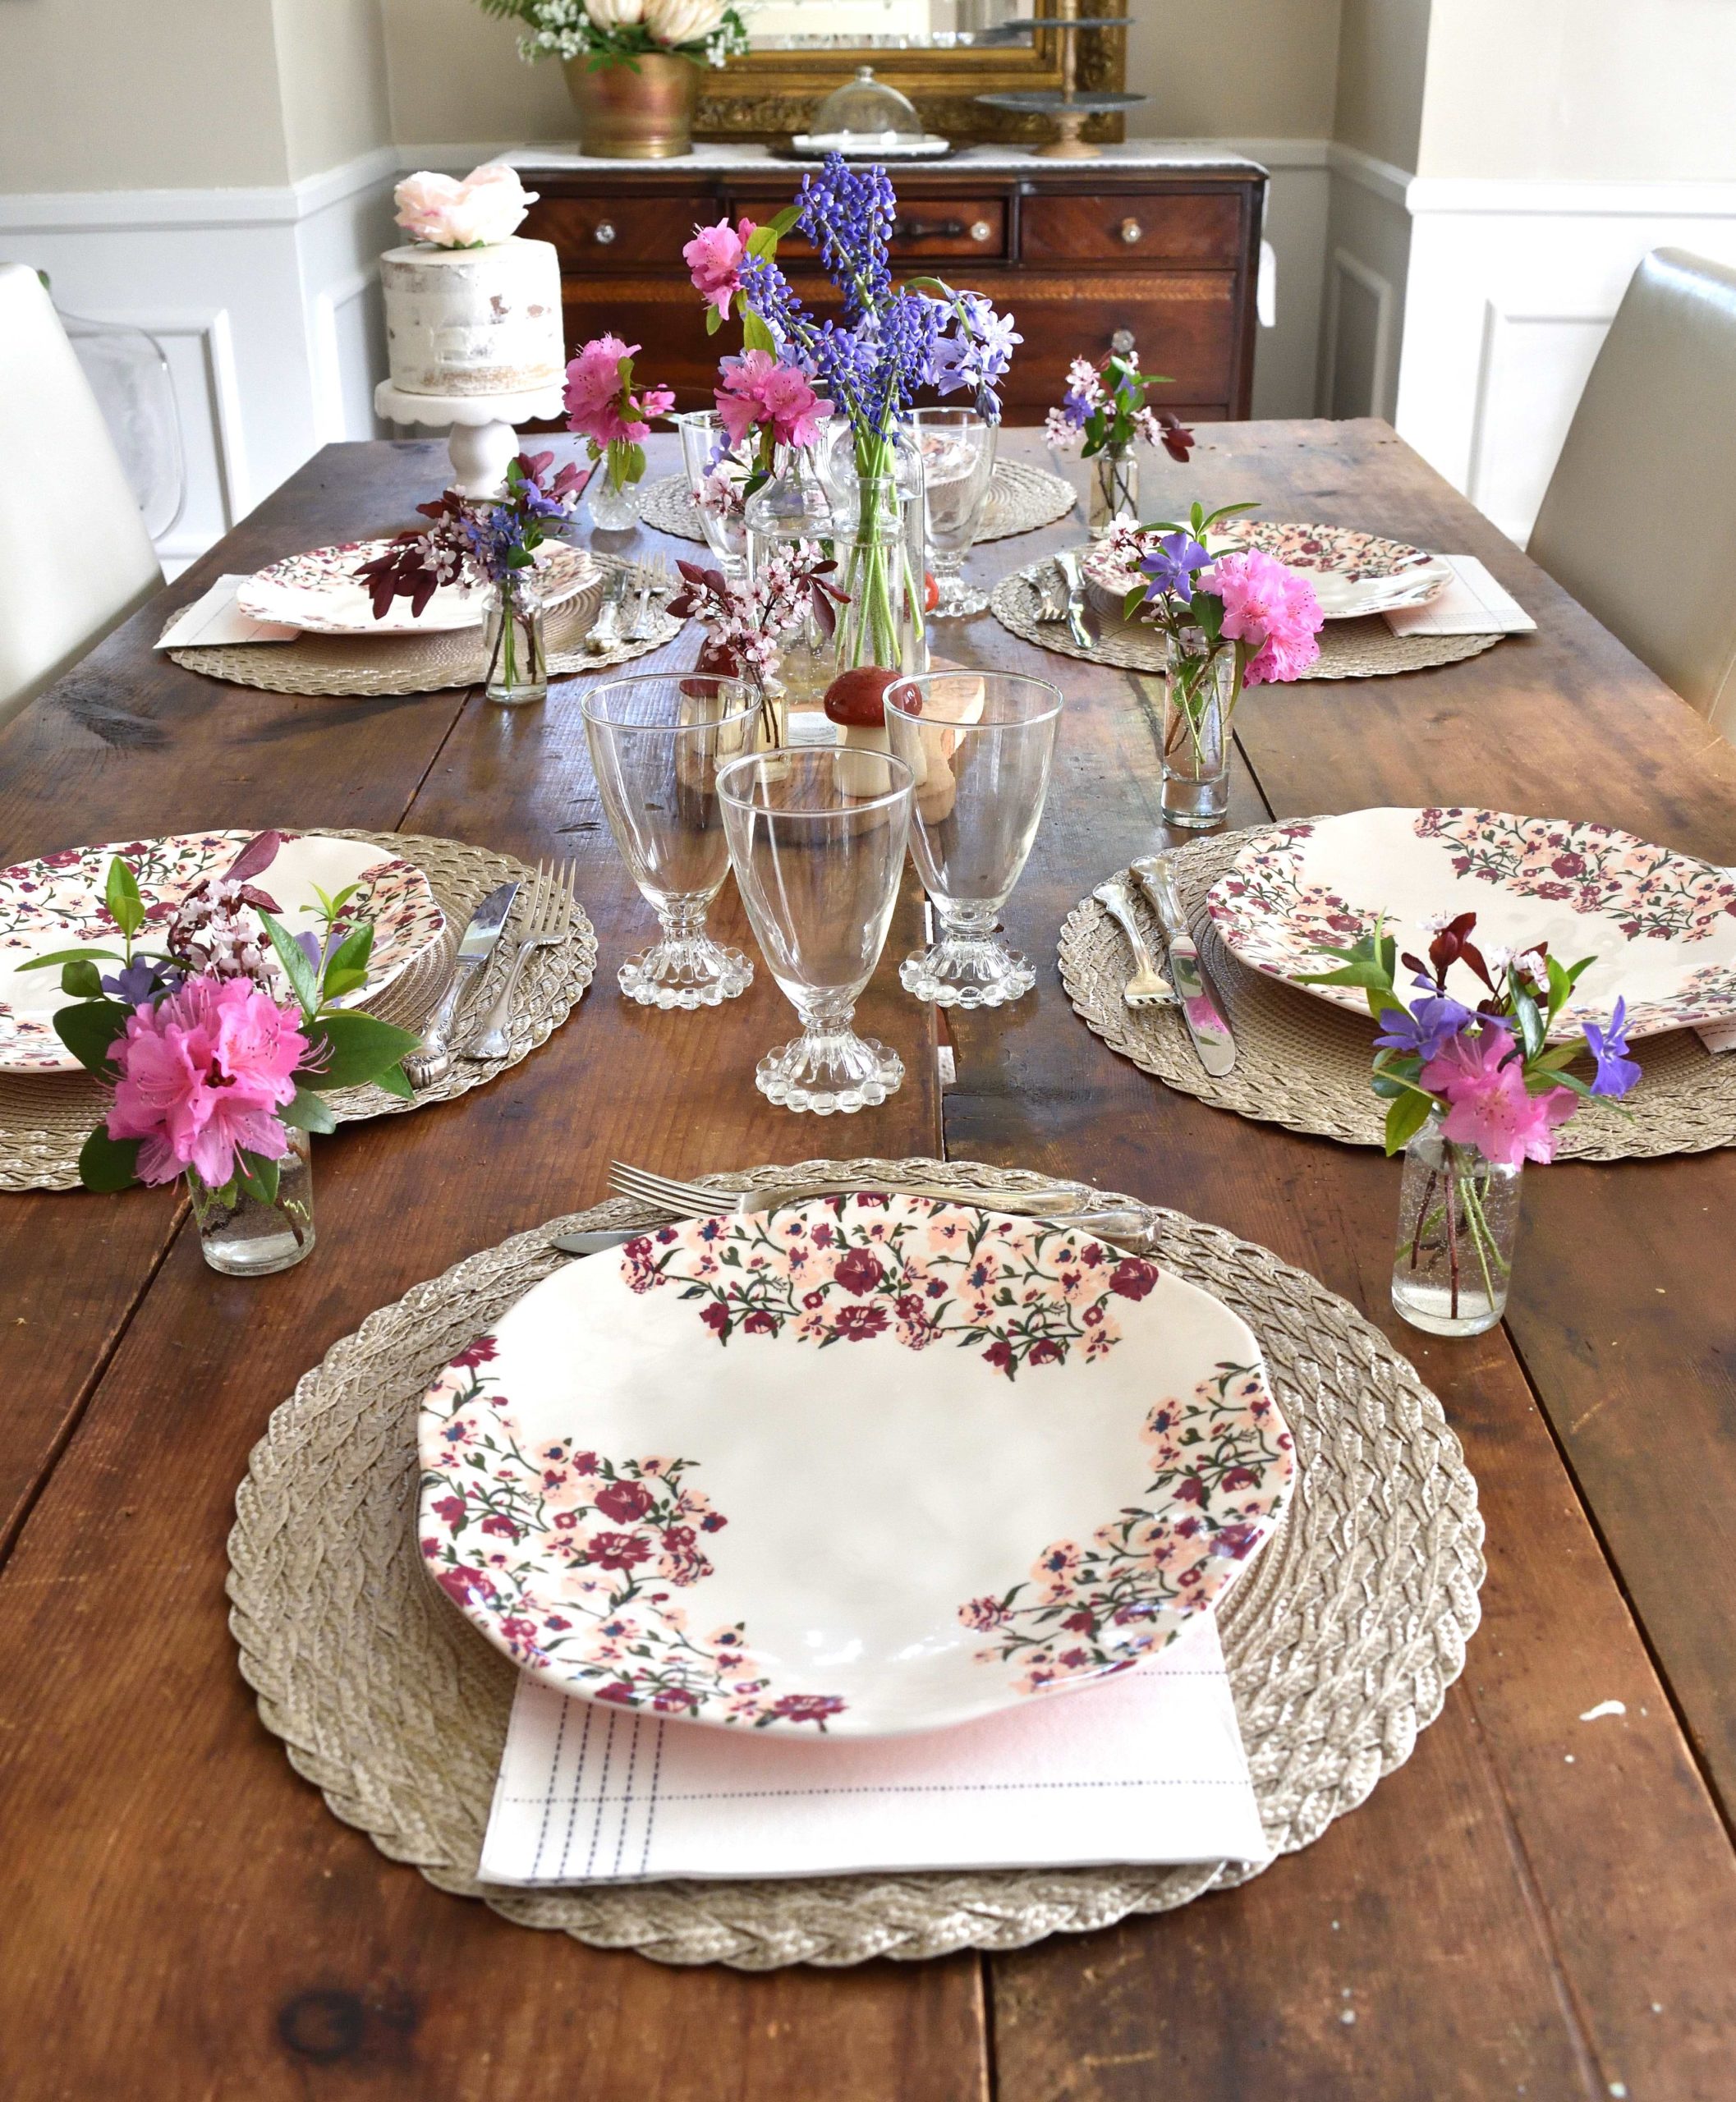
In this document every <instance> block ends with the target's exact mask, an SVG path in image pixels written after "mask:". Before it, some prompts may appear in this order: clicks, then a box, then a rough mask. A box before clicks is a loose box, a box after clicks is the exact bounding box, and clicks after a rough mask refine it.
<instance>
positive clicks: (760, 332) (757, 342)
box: [713, 308, 778, 354]
mask: <svg viewBox="0 0 1736 2102" xmlns="http://www.w3.org/2000/svg"><path fill="white" fill-rule="evenodd" d="M715 311H716V309H715V308H714V309H713V312H715ZM777 348H778V339H777V337H775V336H774V335H773V333H772V332H771V330H770V329H769V328H767V327H766V325H765V323H764V322H763V321H762V320H761V319H760V317H759V315H758V314H752V313H749V312H746V311H745V310H744V312H743V313H742V349H743V350H744V351H772V352H773V353H774V354H775V352H776V351H777Z"/></svg>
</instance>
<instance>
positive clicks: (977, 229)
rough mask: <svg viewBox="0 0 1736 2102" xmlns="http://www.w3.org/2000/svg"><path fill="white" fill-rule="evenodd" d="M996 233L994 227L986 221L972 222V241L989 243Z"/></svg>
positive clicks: (977, 220) (974, 220)
mask: <svg viewBox="0 0 1736 2102" xmlns="http://www.w3.org/2000/svg"><path fill="white" fill-rule="evenodd" d="M993 233H994V227H991V226H990V224H989V222H988V221H987V220H986V219H973V220H972V221H971V240H972V241H987V240H988V239H989V238H990V236H992V235H993Z"/></svg>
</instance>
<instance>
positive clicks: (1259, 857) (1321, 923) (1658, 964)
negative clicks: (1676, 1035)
mask: <svg viewBox="0 0 1736 2102" xmlns="http://www.w3.org/2000/svg"><path fill="white" fill-rule="evenodd" d="M1207 903H1208V906H1209V909H1210V913H1211V916H1212V920H1213V921H1214V923H1215V925H1216V927H1217V929H1218V932H1219V934H1220V935H1221V936H1222V937H1223V939H1224V943H1225V944H1226V945H1227V946H1228V947H1229V948H1230V949H1232V950H1233V952H1235V954H1236V955H1237V956H1238V957H1240V958H1241V959H1242V962H1244V963H1246V964H1250V965H1251V966H1253V968H1254V969H1255V970H1256V971H1265V972H1267V973H1268V974H1269V975H1270V976H1272V977H1274V978H1284V979H1289V980H1295V979H1297V978H1298V977H1299V976H1300V975H1302V973H1304V972H1306V971H1330V970H1331V969H1332V968H1333V967H1334V966H1333V959H1332V958H1331V957H1328V956H1323V955H1322V954H1321V953H1320V949H1319V948H1318V947H1317V946H1316V944H1318V943H1321V942H1326V943H1331V944H1332V945H1333V946H1334V947H1335V948H1343V947H1346V946H1348V944H1349V943H1352V942H1353V941H1355V940H1356V939H1357V938H1358V937H1359V936H1360V935H1362V934H1366V933H1368V932H1369V931H1370V930H1371V929H1372V928H1373V926H1374V924H1375V917H1376V916H1377V915H1378V914H1384V915H1385V924H1386V928H1387V930H1388V932H1389V933H1390V934H1394V935H1395V936H1396V937H1397V939H1398V947H1399V949H1400V951H1401V952H1403V951H1404V950H1407V949H1408V950H1409V951H1410V952H1411V953H1412V955H1415V956H1421V955H1423V954H1424V953H1425V952H1426V950H1427V948H1428V945H1429V940H1430V929H1429V925H1428V924H1427V923H1429V922H1430V921H1435V922H1440V921H1444V920H1449V919H1451V918H1453V917H1454V916H1456V915H1457V914H1458V913H1461V912H1474V913H1476V915H1477V943H1478V945H1479V947H1480V948H1481V950H1482V952H1483V953H1484V955H1485V956H1487V955H1488V954H1489V952H1490V949H1491V948H1504V949H1506V950H1509V951H1513V952H1522V951H1524V950H1526V949H1528V948H1536V946H1537V945H1538V944H1539V943H1544V942H1546V943H1548V945H1549V949H1550V954H1551V955H1553V956H1555V957H1559V959H1560V960H1561V962H1564V963H1577V962H1578V960H1579V958H1580V957H1585V956H1590V957H1596V962H1595V963H1593V965H1592V966H1591V969H1590V970H1589V971H1587V972H1586V974H1585V975H1584V976H1583V977H1582V979H1581V980H1579V983H1578V985H1577V986H1576V987H1575V988H1574V991H1573V998H1572V999H1571V1000H1569V1002H1568V1005H1567V1006H1566V1007H1565V1008H1564V1010H1563V1011H1562V1013H1561V1015H1560V1016H1559V1017H1558V1019H1557V1021H1556V1026H1555V1032H1554V1034H1555V1038H1556V1040H1566V1039H1568V1038H1569V1037H1572V1036H1574V1035H1578V1032H1579V1031H1580V1030H1581V1029H1582V1027H1583V1026H1584V1025H1585V1023H1587V1021H1593V1022H1597V1023H1599V1024H1600V1025H1602V1026H1607V1025H1608V1023H1609V1020H1610V1011H1611V1010H1612V1009H1613V1007H1614V1005H1615V1003H1616V1000H1617V998H1622V999H1623V1000H1625V1002H1626V1003H1627V1026H1628V1034H1629V1035H1630V1036H1656V1035H1661V1034H1662V1033H1663V1032H1664V1031H1665V1030H1672V1029H1682V1028H1686V1027H1688V1026H1690V1025H1692V1024H1693V1023H1696V1022H1704V1021H1720V1020H1723V1019H1725V1017H1729V1016H1731V1015H1736V870H1732V869H1720V868H1717V867H1715V866H1714V865H1713V864H1712V863H1711V862H1709V861H1696V860H1695V859H1694V858H1693V856H1691V855H1688V854H1677V853H1673V852H1672V851H1670V849H1669V847H1652V846H1648V845H1647V844H1646V842H1645V841H1644V840H1642V839H1637V838H1634V836H1633V833H1628V832H1617V831H1614V830H1613V829H1612V828H1610V826H1608V825H1601V824H1574V823H1573V822H1572V821H1570V820H1569V819H1565V818H1527V817H1513V816H1511V815H1509V814H1508V813H1506V812H1505V811H1501V810H1468V809H1464V808H1461V807H1458V806H1454V808H1452V809H1450V810H1357V811H1353V812H1352V813H1350V814H1349V815H1347V816H1343V817H1334V818H1318V819H1311V820H1307V821H1304V822H1302V823H1298V824H1282V825H1279V826H1276V827H1275V828H1273V829H1272V830H1271V831H1269V832H1265V833H1261V834H1260V835H1259V837H1258V838H1255V839H1252V840H1250V841H1249V842H1248V844H1247V846H1246V847H1243V848H1242V851H1241V852H1240V853H1239V854H1238V856H1236V859H1235V861H1234V862H1233V864H1232V865H1231V866H1230V868H1229V871H1228V873H1227V874H1224V875H1223V876H1222V877H1220V878H1219V880H1218V882H1217V883H1216V884H1215V886H1214V887H1213V888H1212V891H1211V893H1210V897H1209V898H1208V900H1207ZM1303 990H1304V991H1305V992H1309V993H1312V994H1316V996H1317V997H1318V998H1321V999H1323V1000H1330V1001H1331V1002H1332V1003H1334V1005H1335V1006H1339V1007H1349V1008H1351V1009H1353V1011H1354V1012H1357V1013H1358V1014H1362V1015H1366V1013H1367V1012H1368V1008H1367V1003H1366V1000H1365V999H1364V998H1363V995H1362V993H1361V991H1360V990H1358V989H1357V988H1356V987H1354V986H1348V985H1308V986H1305V987H1304V988H1303ZM1447 990H1448V991H1449V993H1451V994H1454V995H1455V996H1456V997H1457V998H1460V999H1462V1000H1463V1001H1465V1002H1466V1003H1467V1004H1468V1005H1472V1006H1474V1005H1475V1004H1476V1003H1477V1000H1478V998H1481V995H1482V994H1483V992H1484V990H1485V988H1484V987H1483V986H1482V985H1481V984H1480V982H1479V981H1478V980H1477V978H1476V977H1475V975H1473V974H1472V971H1471V970H1470V967H1469V966H1467V965H1466V964H1463V963H1458V964H1455V965H1454V966H1452V968H1451V970H1450V971H1449V973H1448V977H1447Z"/></svg>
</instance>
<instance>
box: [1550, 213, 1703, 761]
mask: <svg viewBox="0 0 1736 2102" xmlns="http://www.w3.org/2000/svg"><path fill="white" fill-rule="evenodd" d="M1528 552H1529V553H1530V554H1531V557H1532V560H1533V561H1535V562H1540V563H1541V565H1542V567H1544V568H1545V569H1546V570H1547V571H1549V572H1550V576H1553V577H1554V578H1555V580H1556V581H1557V582H1558V583H1559V584H1562V585H1565V586H1566V588H1567V589H1568V590H1569V591H1571V592H1572V593H1573V596H1574V597H1575V598H1576V599H1578V600H1579V602H1580V603H1581V604H1582V605H1583V606H1586V607H1587V608H1589V609H1590V611H1591V612H1592V613H1595V614H1596V616H1597V617H1598V619H1599V620H1601V622H1603V624H1604V626H1605V627H1607V628H1609V629H1610V630H1611V631H1612V632H1613V633H1614V634H1615V635H1618V636H1619V637H1620V638H1621V640H1623V642H1625V643H1626V644H1627V645H1628V648H1629V649H1631V650H1632V651H1633V654H1634V655H1635V656H1636V657H1638V658H1641V659H1643V660H1644V662H1645V663H1647V664H1649V665H1650V666H1651V668H1652V670H1653V671H1655V672H1656V673H1657V674H1658V676H1659V677H1660V678H1661V679H1663V680H1665V681H1666V682H1668V683H1669V685H1670V686H1674V688H1675V690H1676V691H1677V692H1678V693H1679V694H1680V695H1681V696H1682V698H1683V700H1686V701H1687V702H1688V703H1689V704H1690V705H1691V706H1692V707H1694V708H1697V709H1698V710H1699V711H1700V713H1701V714H1702V715H1705V716H1706V717H1708V718H1710V719H1711V723H1712V727H1714V728H1715V730H1717V731H1718V732H1720V734H1721V735H1722V736H1724V737H1729V738H1730V739H1731V740H1732V741H1736V270H1733V269H1730V268H1728V267H1727V266H1726V265H1725V264H1719V263H1710V262H1707V261H1706V259H1705V258H1704V257H1702V256H1698V255H1686V254H1684V253H1683V251H1682V250H1679V249H1673V248H1660V249H1657V250H1655V251H1654V252H1653V253H1652V254H1651V255H1648V256H1647V257H1646V259H1645V260H1644V261H1643V262H1642V264H1640V266H1639V268H1638V269H1637V270H1636V271H1635V272H1634V273H1633V281H1632V282H1631V283H1630V284H1629V285H1628V290H1627V292H1626V295H1625V296H1623V300H1622V303H1621V306H1620V309H1619V311H1618V312H1617V314H1616V316H1615V319H1614V321H1613V322H1612V323H1611V324H1610V333H1609V334H1608V336H1606V337H1605V339H1604V344H1603V348H1602V349H1601V351H1599V352H1598V354H1597V362H1596V364H1595V365H1593V366H1592V368H1591V378H1590V379H1587V382H1586V388H1585V392H1584V393H1583V394H1582V396H1581V397H1580V402H1579V406H1578V409H1577V410H1576V411H1574V415H1573V424H1572V425H1571V426H1570V427H1569V429H1568V434H1567V443H1565V444H1564V446H1563V447H1562V448H1561V457H1560V459H1559V461H1558V462H1557V463H1556V467H1555V473H1554V475H1552V476H1551V477H1550V485H1549V488H1548V490H1547V491H1546V492H1545V495H1544V498H1543V507H1542V509H1541V511H1540V512H1538V513H1537V522H1536V525H1535V526H1534V527H1533V528H1532V536H1531V540H1530V543H1529V548H1528Z"/></svg>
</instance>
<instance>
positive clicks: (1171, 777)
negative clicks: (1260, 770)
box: [1163, 627, 1236, 832]
mask: <svg viewBox="0 0 1736 2102" xmlns="http://www.w3.org/2000/svg"><path fill="white" fill-rule="evenodd" d="M1235 705H1236V653H1235V651H1234V650H1233V649H1225V648H1221V647H1220V648H1219V649H1216V650H1214V649H1212V648H1211V647H1210V644H1209V643H1208V642H1207V640H1206V636H1205V634H1204V631H1202V630H1201V629H1199V628H1196V627H1190V628H1184V629H1183V631H1182V633H1181V635H1180V636H1179V638H1178V637H1176V636H1171V637H1170V638H1169V666H1168V668H1167V670H1166V671H1165V672H1164V788H1163V810H1164V819H1165V820H1166V821H1167V822H1168V823H1169V824H1173V825H1181V826H1183V827H1184V828H1186V829H1187V830H1189V831H1195V832H1206V831H1209V830H1210V828H1211V827H1212V826H1214V825H1218V824H1223V822H1224V818H1225V817H1226V815H1228V814H1229V755H1230V732H1229V725H1230V717H1231V715H1232V714H1233V712H1234V709H1235Z"/></svg>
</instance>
